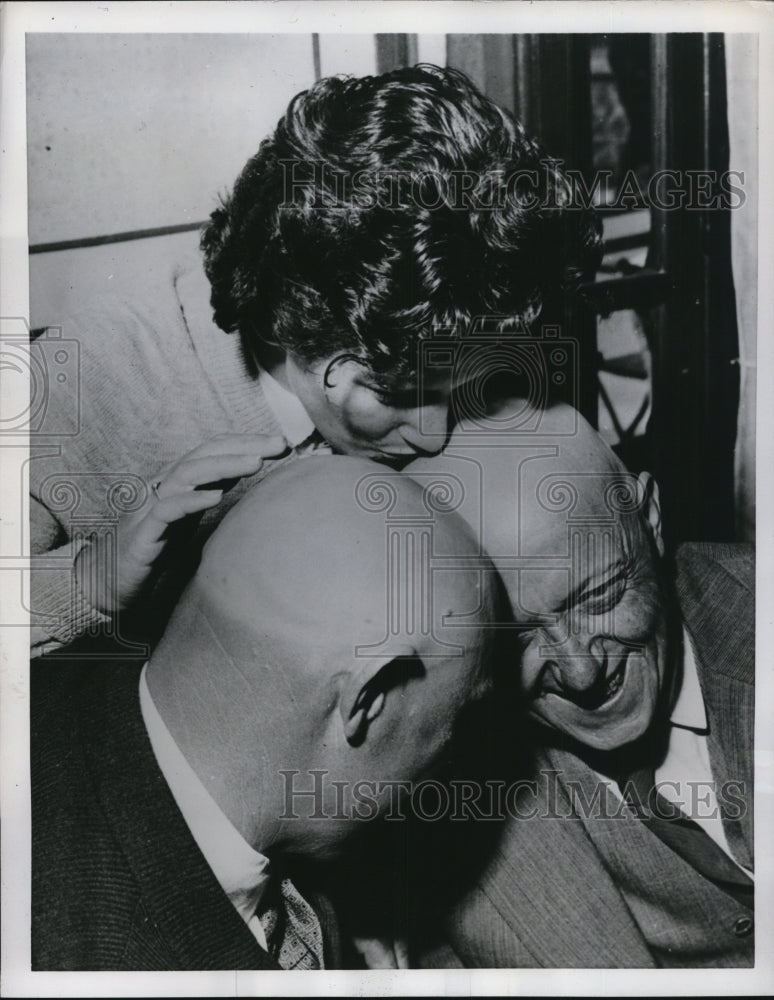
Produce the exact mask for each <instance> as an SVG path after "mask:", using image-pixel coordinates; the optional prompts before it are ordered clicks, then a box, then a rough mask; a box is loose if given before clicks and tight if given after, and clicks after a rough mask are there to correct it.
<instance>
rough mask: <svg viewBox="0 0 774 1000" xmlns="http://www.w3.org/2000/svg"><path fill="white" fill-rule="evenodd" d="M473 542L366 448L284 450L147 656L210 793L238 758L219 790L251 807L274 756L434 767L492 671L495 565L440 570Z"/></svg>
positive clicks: (294, 763) (270, 776)
mask: <svg viewBox="0 0 774 1000" xmlns="http://www.w3.org/2000/svg"><path fill="white" fill-rule="evenodd" d="M478 549H479V546H478V543H477V541H476V540H475V539H474V538H473V536H472V533H471V531H470V529H469V528H468V526H467V525H466V524H465V522H464V521H463V520H462V519H460V518H459V517H458V516H457V515H456V514H454V513H439V512H438V511H436V510H434V509H433V508H432V506H428V504H427V503H426V502H425V497H424V491H423V489H422V487H421V486H420V485H418V484H417V483H416V482H414V481H413V480H412V479H411V478H409V477H407V476H403V475H401V474H399V473H395V472H391V471H389V470H385V469H383V468H382V467H380V466H378V465H376V464H375V463H372V462H369V461H366V460H363V459H358V458H352V457H345V456H340V457H339V456H336V457H329V456H326V457H317V458H315V457H310V458H305V459H302V460H299V461H296V462H293V463H289V464H287V465H285V466H282V467H280V468H279V469H277V470H275V471H273V472H272V473H270V474H269V475H268V476H267V477H266V478H265V479H264V480H263V481H262V482H261V483H260V484H258V485H257V486H256V487H255V488H254V489H253V490H252V491H251V492H250V493H249V494H248V495H247V496H245V497H244V498H243V499H242V500H241V501H240V502H239V503H238V504H237V505H236V506H235V507H234V508H233V509H232V511H231V512H230V513H229V514H228V515H227V516H226V517H225V518H224V520H223V522H222V523H221V525H220V526H219V527H218V529H217V530H216V532H215V533H214V535H213V536H212V538H211V539H210V540H209V542H208V543H207V545H206V547H205V550H204V553H203V556H202V560H201V564H200V567H199V570H198V572H197V574H196V576H195V578H194V580H193V581H192V583H191V584H190V585H189V587H188V589H187V591H186V592H185V594H184V595H183V597H182V599H181V601H180V604H179V606H178V608H177V610H176V612H175V614H174V616H173V618H172V620H171V621H170V623H169V626H168V628H167V630H166V632H165V635H164V637H163V639H162V641H161V643H160V644H159V646H158V648H157V650H156V651H155V653H154V656H153V658H152V661H151V664H150V667H149V681H150V680H151V679H153V684H152V686H151V691H152V693H153V696H154V699H156V700H158V701H159V702H160V703H161V707H162V709H163V714H164V715H165V718H166V720H167V724H168V725H169V727H170V729H171V730H172V731H173V735H174V736H175V738H176V739H177V740H178V742H179V743H183V744H184V747H183V749H184V752H186V754H187V756H189V759H190V757H191V756H193V757H194V758H195V759H197V760H201V761H202V763H203V766H205V767H206V769H207V770H208V772H209V773H211V774H215V775H216V778H214V779H213V780H212V782H211V786H212V789H211V790H212V791H213V794H215V795H216V797H218V792H219V790H222V788H223V786H224V785H226V786H228V785H229V783H230V782H232V781H234V778H233V776H234V775H235V774H237V773H239V775H240V779H241V780H240V781H239V782H237V784H236V785H235V787H234V790H233V793H232V794H231V795H226V796H225V797H224V801H225V802H228V803H233V802H234V801H235V800H237V798H238V796H241V801H243V802H247V801H249V802H251V803H253V804H254V795H250V796H248V799H245V797H244V796H245V790H244V785H245V782H252V784H253V786H255V785H256V784H257V785H258V786H260V787H262V788H263V790H264V795H263V798H264V800H265V798H266V786H267V783H268V782H270V781H271V780H275V781H276V774H277V771H278V769H279V768H283V769H287V768H292V767H299V768H302V767H306V768H309V767H317V768H327V769H329V770H330V772H331V774H334V773H335V774H337V775H338V776H339V779H340V780H346V779H347V778H348V777H349V776H350V775H351V772H352V768H353V767H356V766H357V768H358V769H360V770H361V771H364V772H365V774H366V775H367V774H368V770H369V768H370V769H371V770H372V771H373V769H374V768H376V769H377V770H378V771H379V775H378V776H379V777H382V778H387V777H391V778H398V779H400V780H412V779H415V778H417V777H418V776H420V775H422V774H424V773H426V772H427V771H429V770H432V769H433V768H434V767H435V766H436V765H437V763H438V761H439V759H440V757H441V756H442V754H443V752H444V749H445V747H446V746H447V745H448V742H449V740H450V739H451V736H452V733H453V730H454V728H455V725H456V720H457V717H458V716H459V715H460V713H461V712H462V711H463V710H464V709H465V707H466V706H467V705H468V704H470V703H472V702H476V701H478V700H479V699H480V698H481V697H482V696H484V695H485V694H486V692H487V691H488V689H489V686H490V676H491V670H492V665H491V663H490V659H491V658H490V657H488V656H487V650H488V648H489V643H490V630H489V629H488V628H487V625H488V624H489V622H491V621H492V620H493V619H494V618H495V617H496V613H497V612H496V611H495V609H494V607H493V603H494V596H493V595H494V585H493V579H492V573H489V572H486V567H485V566H481V565H477V566H476V567H475V568H474V569H461V570H460V571H458V572H450V571H448V569H447V566H448V562H449V557H450V556H451V555H453V556H455V558H458V559H460V560H462V561H463V563H464V562H465V561H467V562H468V564H469V563H470V557H471V556H476V555H477V553H478ZM436 551H442V552H443V553H444V560H445V561H441V562H439V560H438V558H437V557H436V554H435V553H436ZM192 720H195V721H192ZM216 733H217V738H216ZM214 745H217V757H218V760H217V761H215V762H213V760H212V755H213V746H214ZM205 758H206V763H205ZM257 760H261V761H262V765H263V774H262V777H261V778H260V779H256V774H255V763H256V761H257ZM224 762H225V763H224ZM250 768H252V771H251V770H250ZM246 771H247V773H246ZM361 776H363V774H362V773H361ZM219 801H220V799H219ZM242 808H247V806H243V807H242ZM251 818H252V816H251V815H250V816H248V815H244V816H243V817H242V818H241V820H240V821H239V822H238V823H237V825H238V826H239V827H240V829H247V828H249V827H250V822H251ZM318 826H319V824H318ZM326 829H327V830H331V829H332V827H327V828H326ZM292 832H293V833H295V832H296V828H294V829H293V831H292ZM320 832H321V833H323V832H324V830H323V829H322V828H320ZM261 836H262V837H263V840H264V847H265V830H264V833H263V834H262V835H261Z"/></svg>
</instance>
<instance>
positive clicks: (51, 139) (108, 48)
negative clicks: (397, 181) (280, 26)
mask: <svg viewBox="0 0 774 1000" xmlns="http://www.w3.org/2000/svg"><path fill="white" fill-rule="evenodd" d="M314 78H315V77H314V60H313V51H312V36H311V35H306V34H303V35H282V36H271V35H174V34H173V35H142V34H135V35H131V34H130V35H125V34H124V35H109V34H108V35H104V34H101V35H86V34H72V35H56V34H50V35H49V34H34V35H28V36H27V130H28V161H29V166H28V189H29V238H30V244H31V245H35V244H40V243H51V242H58V241H62V240H74V239H81V238H84V237H94V236H102V235H106V234H111V233H118V232H127V231H134V230H138V229H155V228H158V227H162V226H174V225H181V224H186V223H194V222H199V221H201V220H204V219H206V218H207V216H208V215H209V213H210V212H211V211H212V209H213V208H214V207H215V204H216V202H217V198H218V195H219V194H220V193H221V192H223V191H225V190H226V189H227V188H229V187H230V186H231V185H232V184H233V181H234V179H235V178H236V176H237V174H238V173H239V171H240V170H241V168H242V167H243V166H244V163H245V161H246V160H247V158H248V157H249V156H250V155H252V154H253V153H254V152H255V151H256V149H257V148H258V145H259V143H260V141H261V139H262V138H263V137H264V136H265V135H266V134H267V133H268V132H270V131H271V130H272V129H273V128H274V126H275V125H276V123H277V121H278V120H279V118H280V116H281V115H282V114H283V113H284V111H285V109H286V107H287V104H288V101H289V100H290V98H291V97H292V96H293V95H294V94H295V93H297V92H298V91H299V90H302V89H303V88H304V87H307V86H309V85H310V84H311V83H313V82H314ZM197 241H198V235H197V234H196V233H195V232H194V233H185V234H182V235H178V236H163V237H158V238H155V239H149V240H142V241H139V242H129V243H116V244H111V245H107V246H99V247H89V248H86V249H76V250H66V251H59V252H54V253H45V254H35V255H33V256H31V258H30V320H31V325H32V326H33V327H36V326H43V325H47V324H57V323H60V322H62V321H63V319H66V317H67V316H68V315H70V314H71V313H72V312H73V311H74V309H76V308H77V307H78V306H79V305H80V304H81V303H82V301H83V300H84V299H88V298H90V297H91V296H93V295H95V294H100V293H102V292H104V291H117V292H120V293H128V294H138V293H140V294H142V293H143V290H145V289H149V288H150V287H151V286H152V284H153V282H154V281H155V280H157V278H158V276H159V275H160V274H161V273H163V272H164V271H165V270H166V269H167V265H168V263H169V262H170V259H171V258H176V257H177V256H178V255H179V254H181V253H182V252H184V251H185V250H187V249H189V248H195V246H196V244H197Z"/></svg>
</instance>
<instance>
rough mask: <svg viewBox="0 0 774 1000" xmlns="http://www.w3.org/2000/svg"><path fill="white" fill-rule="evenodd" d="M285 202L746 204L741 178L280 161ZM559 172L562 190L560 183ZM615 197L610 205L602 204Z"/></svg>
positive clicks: (553, 167)
mask: <svg viewBox="0 0 774 1000" xmlns="http://www.w3.org/2000/svg"><path fill="white" fill-rule="evenodd" d="M280 163H281V166H282V191H283V194H282V199H283V202H284V204H285V205H288V206H289V205H294V204H297V203H298V201H299V196H302V197H303V198H304V199H305V200H307V199H311V201H309V204H310V206H311V207H312V208H318V209H326V210H331V209H334V210H335V209H337V208H338V209H342V210H359V211H369V210H372V209H375V208H380V209H386V210H391V211H395V210H398V209H401V210H405V209H409V210H410V209H414V210H417V209H418V210H421V211H434V210H436V209H440V208H441V207H444V208H447V209H453V210H456V211H461V212H471V211H475V212H486V211H502V210H503V209H505V208H507V207H509V206H513V207H514V208H518V209H519V210H521V211H532V210H541V211H547V210H550V209H560V208H561V209H562V210H567V209H570V210H572V209H579V210H587V209H590V208H600V207H604V208H607V209H611V210H613V211H620V210H622V209H631V208H638V207H643V208H653V209H658V210H660V211H665V212H670V211H675V210H679V209H683V210H688V211H704V210H708V209H709V210H718V209H737V208H741V207H742V206H743V205H744V204H745V202H746V200H747V197H746V194H745V190H744V185H745V175H744V171H742V170H725V171H717V170H656V171H654V172H653V173H652V174H651V175H650V176H649V177H647V178H643V177H641V176H639V175H638V174H636V173H635V172H634V171H633V170H628V171H627V172H626V173H625V174H624V175H623V176H622V177H621V178H616V177H614V174H613V171H612V170H597V171H595V173H594V175H593V177H592V178H591V179H590V180H589V179H587V178H586V177H585V176H584V175H583V174H582V173H581V172H580V171H578V170H575V169H573V168H570V167H567V168H566V167H564V164H563V161H562V160H557V159H553V158H551V157H546V158H544V159H543V160H541V161H540V167H539V169H532V168H530V169H526V168H525V169H520V170H514V171H511V172H510V173H506V172H505V171H503V170H491V171H487V172H481V171H475V170H450V171H444V172H443V173H442V172H441V171H437V170H423V171H416V172H407V171H400V170H365V169H363V170H357V171H346V170H340V169H336V168H334V167H332V166H331V165H330V163H328V162H326V161H324V160H281V161H280ZM560 170H561V175H562V178H563V180H562V182H561V183H557V182H556V181H557V177H558V176H559V173H558V172H559V171H560ZM608 190H612V191H614V194H613V196H612V198H607V197H605V198H603V194H604V192H606V191H608Z"/></svg>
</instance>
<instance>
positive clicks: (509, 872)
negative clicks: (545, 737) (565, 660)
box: [481, 750, 654, 968]
mask: <svg viewBox="0 0 774 1000" xmlns="http://www.w3.org/2000/svg"><path fill="white" fill-rule="evenodd" d="M578 764H579V762H577V761H576V760H575V759H574V758H573V757H572V756H571V755H570V754H566V753H562V752H560V751H554V750H551V751H549V752H548V753H547V754H545V755H542V754H541V755H540V756H539V757H538V760H537V762H536V773H537V774H538V776H539V777H538V783H537V788H536V794H535V796H534V797H529V798H527V797H525V798H524V800H522V802H521V804H520V806H519V812H520V814H521V815H522V816H523V817H524V818H521V819H511V820H509V822H508V823H507V824H506V830H505V831H504V836H503V840H502V842H501V843H500V844H499V845H498V850H497V854H496V858H495V861H494V863H493V864H491V865H490V866H489V867H488V869H487V872H486V874H485V876H484V879H483V882H482V886H481V888H482V890H483V891H484V892H485V893H486V895H487V896H488V897H489V899H490V901H491V903H492V905H493V906H494V907H495V909H496V910H497V911H498V912H499V914H500V916H501V917H502V919H503V920H504V921H505V922H506V924H507V925H508V927H509V928H510V930H511V932H513V933H514V934H515V935H516V937H517V938H518V939H519V941H520V942H521V943H522V944H523V945H524V947H525V948H527V949H528V950H529V952H530V953H531V954H532V956H533V957H534V959H535V961H536V963H537V964H538V965H539V966H542V967H546V968H615V967H621V966H628V967H631V968H634V967H653V964H654V963H653V960H652V958H651V956H650V953H649V951H648V949H647V946H646V945H645V942H644V940H643V938H642V935H641V934H640V932H639V930H638V929H637V926H636V925H635V923H634V920H633V919H632V916H631V914H630V912H629V910H628V908H627V907H626V904H625V903H624V901H623V898H622V897H621V894H620V893H619V892H618V890H617V889H616V887H615V884H614V883H613V881H612V879H611V877H610V875H609V874H608V873H607V871H606V869H605V868H604V866H603V864H602V862H601V860H600V858H599V855H598V854H597V851H596V849H595V847H594V844H593V842H592V840H591V838H590V837H589V835H588V833H587V831H586V829H585V828H584V823H583V820H582V819H580V818H579V817H578V815H576V814H575V812H574V810H573V805H572V801H571V798H570V795H569V793H568V781H569V782H571V783H572V782H577V781H578V780H580V779H582V777H583V776H582V774H581V772H579V770H578ZM586 791H588V788H586Z"/></svg>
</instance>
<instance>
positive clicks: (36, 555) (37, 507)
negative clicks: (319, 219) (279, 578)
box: [30, 260, 293, 655]
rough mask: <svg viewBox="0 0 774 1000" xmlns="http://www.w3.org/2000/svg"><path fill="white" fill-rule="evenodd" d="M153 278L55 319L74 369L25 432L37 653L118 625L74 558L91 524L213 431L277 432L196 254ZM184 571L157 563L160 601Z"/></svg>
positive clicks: (105, 525) (133, 497) (208, 526)
mask: <svg viewBox="0 0 774 1000" xmlns="http://www.w3.org/2000/svg"><path fill="white" fill-rule="evenodd" d="M159 287H160V288H161V289H162V290H161V292H160V293H159V294H158V295H154V296H153V298H152V300H151V301H146V302H142V303H137V302H131V303H130V302H124V301H121V300H118V299H115V300H108V299H104V300H100V302H99V303H97V304H95V305H94V306H93V307H91V308H90V309H89V310H88V311H85V312H83V313H82V314H81V315H76V316H75V317H73V319H72V320H70V321H68V322H67V323H66V324H64V326H63V337H64V338H67V339H69V340H70V345H68V349H70V350H71V349H72V344H73V342H75V344H76V345H77V351H78V355H79V358H78V378H77V380H74V379H70V381H68V383H67V384H66V385H65V386H64V387H63V386H60V385H59V384H58V383H57V382H56V381H55V380H54V381H52V382H51V384H50V386H49V395H48V398H47V406H48V410H47V413H46V421H45V429H46V431H47V432H48V431H49V430H51V429H54V430H55V431H56V433H54V434H52V433H46V434H40V435H37V434H36V435H33V436H32V440H31V461H30V494H31V500H30V551H31V553H32V556H33V558H32V576H31V625H32V651H33V655H35V654H36V653H39V652H41V651H48V650H50V649H54V648H56V647H57V646H60V645H63V644H65V643H67V642H69V641H70V640H72V639H73V638H75V637H76V636H79V635H82V634H84V633H89V632H94V631H95V630H99V627H100V626H101V627H102V629H103V630H105V629H106V630H107V631H108V633H110V631H111V629H112V630H113V632H115V631H116V630H118V631H119V632H120V627H119V626H118V625H117V624H116V623H113V622H111V620H110V619H109V618H108V617H107V616H105V615H102V614H100V613H99V612H98V611H96V610H95V609H94V608H92V607H91V606H90V605H89V604H88V603H87V602H86V601H85V599H84V598H83V596H82V595H81V594H80V593H79V591H78V588H77V587H76V585H75V578H74V574H73V572H72V567H73V561H74V558H75V556H76V555H77V552H78V551H79V550H80V548H81V547H82V545H83V544H85V540H86V539H87V538H88V535H89V533H90V532H91V531H104V530H106V529H109V530H111V531H113V532H114V531H115V524H116V523H117V519H118V517H119V516H120V514H121V513H123V512H124V511H125V510H128V509H136V507H137V506H139V505H140V504H141V503H142V500H143V498H144V497H145V496H147V490H148V489H149V487H150V483H151V482H153V480H154V479H155V478H157V476H158V473H159V471H160V470H161V469H162V468H163V467H164V466H165V465H166V464H167V463H169V462H172V461H175V460H177V459H179V458H182V457H183V455H185V454H186V453H187V452H189V451H191V450H192V449H193V448H195V447H197V445H199V444H201V443H202V442H204V441H206V440H208V439H209V438H212V437H214V436H216V435H218V434H224V433H254V434H281V429H280V426H279V423H278V422H277V419H276V417H275V416H274V414H273V413H272V410H271V409H270V407H269V405H268V402H267V400H266V398H265V396H264V393H263V390H262V388H261V385H260V382H259V380H258V378H257V377H256V376H254V375H252V374H251V373H250V372H249V371H248V370H247V367H246V365H245V362H244V360H243V357H242V352H241V347H240V343H239V338H238V336H237V335H227V334H225V333H223V331H221V330H219V329H218V328H217V327H216V326H215V325H214V324H213V322H212V318H211V317H212V313H211V309H210V305H209V285H208V282H207V280H206V277H205V276H204V273H203V270H202V268H201V264H200V263H199V262H198V261H195V260H190V261H187V262H186V263H185V264H184V265H181V266H178V267H175V268H174V269H172V270H171V273H170V274H169V276H168V279H166V280H164V281H160V282H159ZM76 383H77V384H76ZM74 388H75V389H76V390H77V391H73V389H74ZM292 457H293V456H292V454H291V455H290V456H288V458H283V459H281V460H280V461H287V460H288V459H289V458H292ZM276 464H277V461H271V460H267V461H266V462H265V463H264V465H263V467H262V469H261V470H260V472H258V473H257V474H256V475H255V476H252V477H249V478H246V479H243V480H240V481H239V482H238V484H237V485H236V486H235V487H234V488H233V489H232V490H230V491H229V492H227V493H226V494H225V495H224V498H223V500H222V501H221V503H220V505H219V506H218V507H217V508H215V509H213V510H210V511H208V512H206V514H205V515H204V517H203V518H202V519H201V522H200V524H199V525H198V528H197V534H198V535H199V536H200V540H201V538H203V537H206V534H207V533H208V532H209V531H211V530H212V527H213V526H214V525H215V524H216V523H217V522H218V521H219V520H220V518H221V517H222V516H223V515H224V513H225V512H226V510H228V509H229V508H230V507H231V506H233V504H234V503H235V502H236V500H237V499H238V498H239V497H240V496H241V495H242V494H243V493H244V492H245V491H246V490H247V489H248V488H249V487H250V486H251V485H252V484H253V483H254V482H256V481H257V480H259V479H261V478H263V476H265V475H266V473H267V472H268V471H269V470H270V469H271V468H272V467H274V466H275V465H276ZM199 544H200V543H199ZM179 551H186V552H189V553H194V554H193V559H194V563H193V564H192V565H195V558H196V554H195V553H196V551H198V547H197V545H194V544H193V541H191V543H184V544H183V547H182V549H179ZM190 568H191V567H190V566H189V567H188V570H190ZM181 572H182V574H183V575H185V572H186V570H185V569H181V567H179V566H178V567H175V569H174V572H172V570H171V569H170V570H169V571H168V572H167V573H162V575H161V578H160V579H159V581H158V582H157V585H156V586H155V588H154V589H153V596H152V601H153V603H154V605H155V606H156V607H157V608H158V607H159V606H160V605H163V603H164V598H165V592H166V591H169V592H170V593H171V592H172V590H174V588H175V587H177V589H178V590H179V587H180V581H179V580H178V581H177V583H176V584H174V585H171V584H170V585H169V586H168V585H167V584H169V578H170V576H175V575H177V576H178V577H179V576H180V575H181ZM148 606H150V605H148Z"/></svg>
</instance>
